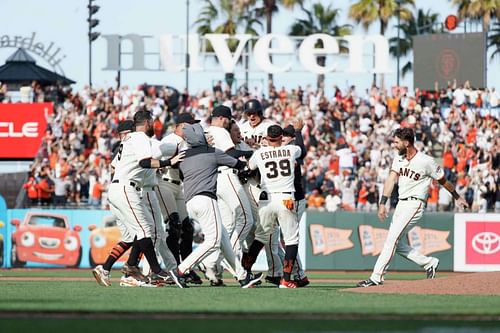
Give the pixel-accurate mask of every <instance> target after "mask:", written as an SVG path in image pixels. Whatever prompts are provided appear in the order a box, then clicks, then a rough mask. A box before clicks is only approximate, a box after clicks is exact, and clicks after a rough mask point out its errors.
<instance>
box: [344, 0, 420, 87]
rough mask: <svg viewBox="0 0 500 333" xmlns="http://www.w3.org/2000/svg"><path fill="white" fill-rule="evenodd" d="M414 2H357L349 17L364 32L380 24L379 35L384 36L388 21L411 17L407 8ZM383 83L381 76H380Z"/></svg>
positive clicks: (374, 0) (411, 0)
mask: <svg viewBox="0 0 500 333" xmlns="http://www.w3.org/2000/svg"><path fill="white" fill-rule="evenodd" d="M414 5H415V1H414V0H358V2H356V3H354V4H352V5H351V7H350V8H349V17H350V18H352V19H354V20H355V21H356V22H357V23H361V24H362V25H363V27H364V28H365V30H368V28H369V27H370V26H371V25H372V24H373V23H374V22H379V23H380V34H381V35H385V31H386V30H387V25H388V24H389V20H390V19H391V18H393V17H397V16H398V11H399V15H400V18H401V20H403V21H406V20H409V19H410V17H411V11H410V9H409V8H408V7H410V6H414ZM376 80H377V76H376V74H374V75H373V84H374V85H375V84H376ZM382 83H383V76H382Z"/></svg>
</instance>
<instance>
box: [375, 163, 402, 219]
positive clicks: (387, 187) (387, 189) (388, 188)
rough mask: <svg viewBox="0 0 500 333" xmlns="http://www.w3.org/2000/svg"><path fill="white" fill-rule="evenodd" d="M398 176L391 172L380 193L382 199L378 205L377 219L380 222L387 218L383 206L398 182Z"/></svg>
mask: <svg viewBox="0 0 500 333" xmlns="http://www.w3.org/2000/svg"><path fill="white" fill-rule="evenodd" d="M398 177H399V174H398V173H397V172H396V171H394V170H391V172H390V173H389V177H387V179H386V180H385V183H384V189H383V191H382V198H380V205H379V207H378V218H379V219H380V221H382V222H383V221H384V220H385V219H386V218H387V207H386V206H385V205H386V203H387V200H389V198H390V197H391V194H392V190H393V189H394V184H396V182H397V181H398Z"/></svg>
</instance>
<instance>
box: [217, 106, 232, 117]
mask: <svg viewBox="0 0 500 333" xmlns="http://www.w3.org/2000/svg"><path fill="white" fill-rule="evenodd" d="M214 117H225V118H227V119H231V118H233V115H232V112H231V109H230V108H228V107H227V106H225V105H218V106H216V107H215V108H214V110H213V111H212V118H214Z"/></svg>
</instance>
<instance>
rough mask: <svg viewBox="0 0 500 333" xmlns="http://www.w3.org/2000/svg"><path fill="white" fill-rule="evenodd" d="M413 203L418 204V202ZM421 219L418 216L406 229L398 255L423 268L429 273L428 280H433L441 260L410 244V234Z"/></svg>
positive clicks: (398, 248)
mask: <svg viewBox="0 0 500 333" xmlns="http://www.w3.org/2000/svg"><path fill="white" fill-rule="evenodd" d="M413 202H414V203H417V201H413ZM422 211H423V208H422ZM421 217H422V214H417V215H416V216H415V217H414V218H413V219H412V220H411V221H410V223H409V224H408V226H407V227H406V228H405V230H404V231H403V233H402V234H401V237H400V238H399V242H398V245H397V247H396V253H397V254H399V255H400V256H402V257H404V258H406V259H408V260H410V261H413V262H414V263H416V264H417V265H419V266H420V267H422V268H423V269H424V270H425V271H426V272H427V278H430V279H433V278H434V277H435V275H436V269H437V266H438V265H439V259H438V258H435V257H430V256H426V255H424V254H422V253H420V251H418V250H417V249H415V248H413V247H411V246H410V245H409V243H408V232H409V231H410V230H411V229H412V228H413V227H414V226H415V225H416V223H417V222H418V221H419V220H420V218H421Z"/></svg>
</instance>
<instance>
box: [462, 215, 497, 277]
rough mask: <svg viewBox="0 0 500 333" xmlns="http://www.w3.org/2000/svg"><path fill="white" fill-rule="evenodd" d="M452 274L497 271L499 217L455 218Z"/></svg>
mask: <svg viewBox="0 0 500 333" xmlns="http://www.w3.org/2000/svg"><path fill="white" fill-rule="evenodd" d="M454 238H455V239H454V242H455V251H454V267H453V269H454V270H455V271H461V272H488V271H500V214H456V215H455V235H454Z"/></svg>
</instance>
